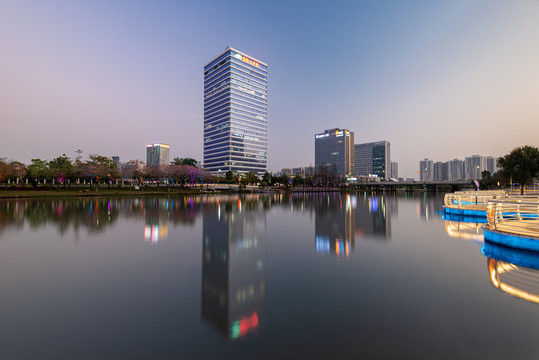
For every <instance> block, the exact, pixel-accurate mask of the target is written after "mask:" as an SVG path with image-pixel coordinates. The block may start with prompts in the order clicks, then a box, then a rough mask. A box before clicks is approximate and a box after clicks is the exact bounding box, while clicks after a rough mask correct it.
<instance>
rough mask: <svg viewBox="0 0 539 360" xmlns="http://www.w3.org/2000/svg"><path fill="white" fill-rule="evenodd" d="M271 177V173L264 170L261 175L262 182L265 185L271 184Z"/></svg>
mask: <svg viewBox="0 0 539 360" xmlns="http://www.w3.org/2000/svg"><path fill="white" fill-rule="evenodd" d="M271 179H272V176H271V173H269V172H267V171H266V172H265V173H264V175H263V176H262V183H263V184H264V185H266V186H269V185H272V181H271Z"/></svg>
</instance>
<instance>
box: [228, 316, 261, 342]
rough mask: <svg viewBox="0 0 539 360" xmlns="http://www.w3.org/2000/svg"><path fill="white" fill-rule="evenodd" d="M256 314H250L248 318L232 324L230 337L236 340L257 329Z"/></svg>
mask: <svg viewBox="0 0 539 360" xmlns="http://www.w3.org/2000/svg"><path fill="white" fill-rule="evenodd" d="M258 324H259V322H258V314H257V313H256V312H254V313H252V314H251V315H250V316H248V317H243V318H240V319H239V320H236V321H234V322H233V323H232V328H231V334H230V337H231V338H233V339H237V338H239V337H242V336H245V335H246V334H248V333H249V332H251V331H253V330H255V329H257V328H258Z"/></svg>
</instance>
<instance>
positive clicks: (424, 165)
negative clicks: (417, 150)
mask: <svg viewBox="0 0 539 360" xmlns="http://www.w3.org/2000/svg"><path fill="white" fill-rule="evenodd" d="M433 179H434V163H433V161H432V160H429V159H425V160H421V161H420V162H419V181H432V180H433Z"/></svg>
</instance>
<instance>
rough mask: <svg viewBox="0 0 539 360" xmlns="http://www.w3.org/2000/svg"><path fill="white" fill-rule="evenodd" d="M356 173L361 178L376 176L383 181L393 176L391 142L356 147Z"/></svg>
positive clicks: (378, 142)
mask: <svg viewBox="0 0 539 360" xmlns="http://www.w3.org/2000/svg"><path fill="white" fill-rule="evenodd" d="M354 156H355V164H354V168H355V173H356V174H357V175H359V176H370V175H376V176H378V177H380V179H381V180H382V181H386V180H388V179H389V178H391V177H392V175H391V144H390V143H389V141H385V140H383V141H376V142H371V143H365V144H357V145H354Z"/></svg>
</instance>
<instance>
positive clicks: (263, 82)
mask: <svg viewBox="0 0 539 360" xmlns="http://www.w3.org/2000/svg"><path fill="white" fill-rule="evenodd" d="M267 70H268V67H267V64H266V63H264V62H262V61H260V60H257V59H255V58H254V57H252V56H250V55H247V54H245V53H243V52H241V51H239V50H236V49H233V48H231V47H227V48H226V49H225V51H224V52H223V53H221V54H220V55H218V56H217V57H216V58H214V59H213V60H212V61H210V62H209V63H208V64H206V65H205V66H204V167H205V168H206V169H208V170H209V171H210V172H211V173H213V174H219V173H221V174H224V173H225V172H227V171H229V170H233V171H238V172H240V173H246V172H249V171H253V172H254V173H258V174H261V173H264V172H266V170H267V151H268V149H267V145H268V140H267V134H268V106H267V104H268V101H267V94H268V87H267V81H268V79H267Z"/></svg>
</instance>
